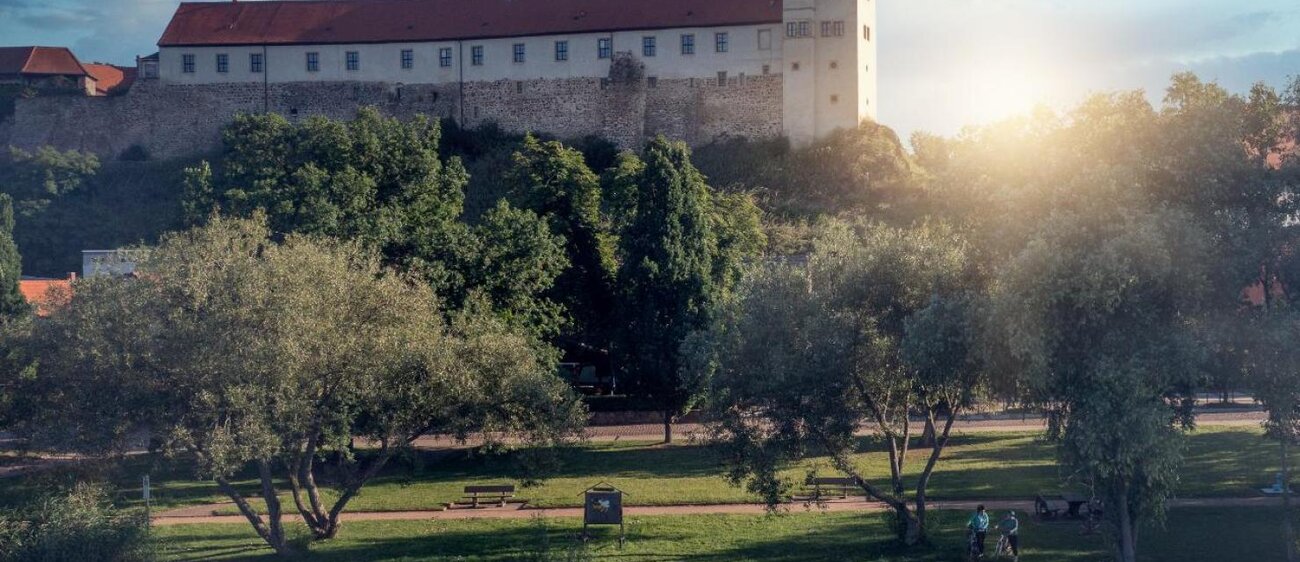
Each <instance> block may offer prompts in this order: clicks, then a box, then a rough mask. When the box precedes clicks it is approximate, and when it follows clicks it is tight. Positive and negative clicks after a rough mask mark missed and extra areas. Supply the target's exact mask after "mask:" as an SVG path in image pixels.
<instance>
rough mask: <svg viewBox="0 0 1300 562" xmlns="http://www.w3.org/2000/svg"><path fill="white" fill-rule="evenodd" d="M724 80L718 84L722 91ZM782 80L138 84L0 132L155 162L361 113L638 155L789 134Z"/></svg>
mask: <svg viewBox="0 0 1300 562" xmlns="http://www.w3.org/2000/svg"><path fill="white" fill-rule="evenodd" d="M720 80H721V81H722V82H721V83H720ZM781 96H782V82H781V75H779V74H772V75H763V76H744V75H740V76H732V77H726V78H723V77H719V78H707V79H704V78H694V79H674V80H660V79H655V78H654V77H647V76H646V75H645V71H644V69H643V68H642V67H641V65H640V63H638V62H636V61H635V60H633V59H632V58H631V57H630V56H629V55H627V54H620V56H619V57H618V58H617V59H616V60H615V61H614V64H613V65H612V66H611V70H610V75H609V77H607V78H568V79H541V80H500V81H495V82H467V83H463V84H459V83H458V84H442V85H427V84H410V85H401V84H392V83H368V82H366V83H363V82H331V83H307V82H301V83H291V84H270V85H262V84H213V85H200V86H194V85H186V86H164V85H162V84H160V83H159V82H158V81H156V80H141V81H138V82H136V83H135V85H134V86H133V87H132V89H131V90H130V91H129V92H128V93H126V94H125V95H121V96H115V97H45V98H42V97H37V98H32V99H24V100H19V101H18V104H17V107H16V111H15V114H14V117H13V119H12V120H11V121H10V122H6V123H0V145H3V144H5V143H8V144H12V145H15V146H18V147H23V148H34V147H37V146H42V145H52V146H55V147H57V148H59V149H63V150H68V149H77V150H83V151H87V152H91V153H94V154H98V155H100V156H101V157H105V158H114V157H116V156H117V155H119V154H121V153H122V152H123V151H125V150H127V149H128V148H130V147H132V146H134V145H140V146H142V147H144V148H145V149H146V150H148V151H149V154H151V155H152V156H153V157H155V158H174V157H184V156H189V155H194V154H202V153H205V152H210V151H213V150H216V149H218V148H219V146H220V132H221V128H222V127H223V126H224V125H226V124H227V123H229V122H230V121H231V119H232V118H233V117H234V116H235V115H237V114H239V113H259V112H264V111H269V112H274V113H279V114H281V115H284V116H286V117H289V118H290V119H293V120H297V119H303V118H306V117H308V116H312V115H324V116H328V117H332V118H338V119H347V118H350V117H352V116H353V115H355V113H356V110H357V109H358V108H359V107H362V106H375V107H377V108H379V109H380V111H382V112H384V113H385V114H388V115H393V116H396V117H400V118H410V117H413V116H415V115H419V114H424V115H428V116H430V117H445V118H451V119H455V120H456V121H458V122H460V123H464V124H465V125H467V126H471V127H473V126H477V125H481V124H486V123H490V122H494V123H496V124H498V125H499V126H501V127H502V128H503V129H506V130H510V131H515V132H537V133H545V134H549V135H553V136H556V137H560V138H577V137H582V136H585V135H600V136H603V137H605V138H608V139H610V140H612V141H614V142H616V143H618V144H619V145H620V146H623V147H626V148H636V147H638V146H639V145H641V144H642V143H644V142H645V141H646V140H647V138H648V137H650V136H653V135H659V134H662V135H665V136H668V137H670V138H673V139H679V140H684V141H686V142H687V143H689V144H691V145H694V146H698V145H702V144H707V143H709V142H711V141H713V140H716V139H719V138H725V137H735V136H743V137H751V138H770V137H775V136H779V135H781V131H782V123H781V119H782V102H781Z"/></svg>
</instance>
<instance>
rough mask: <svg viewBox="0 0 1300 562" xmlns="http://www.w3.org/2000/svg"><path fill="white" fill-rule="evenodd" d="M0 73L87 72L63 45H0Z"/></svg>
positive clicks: (58, 74)
mask: <svg viewBox="0 0 1300 562" xmlns="http://www.w3.org/2000/svg"><path fill="white" fill-rule="evenodd" d="M0 74H23V75H29V76H30V75H43V76H86V75H87V74H89V73H88V72H86V69H85V67H83V66H81V62H80V61H78V60H77V57H76V55H73V54H72V51H69V50H68V49H67V48H65V47H0Z"/></svg>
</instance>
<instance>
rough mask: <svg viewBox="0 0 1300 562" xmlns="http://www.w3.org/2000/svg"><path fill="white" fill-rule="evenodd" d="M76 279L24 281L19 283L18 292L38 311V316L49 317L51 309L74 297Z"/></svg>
mask: <svg viewBox="0 0 1300 562" xmlns="http://www.w3.org/2000/svg"><path fill="white" fill-rule="evenodd" d="M75 278H76V277H75V276H74V277H72V278H69V279H23V280H21V281H19V282H18V291H19V292H21V293H22V294H23V298H26V299H27V303H28V304H30V305H32V307H34V308H35V309H36V314H37V315H38V316H48V315H49V313H50V308H51V307H53V306H56V305H58V304H60V303H64V302H66V301H67V300H68V299H69V298H71V297H72V281H73V279H75Z"/></svg>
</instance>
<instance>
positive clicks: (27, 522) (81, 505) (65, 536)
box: [0, 484, 156, 562]
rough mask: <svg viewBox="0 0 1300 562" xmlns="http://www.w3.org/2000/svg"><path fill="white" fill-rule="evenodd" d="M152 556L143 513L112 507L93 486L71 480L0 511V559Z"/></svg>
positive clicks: (130, 559)
mask: <svg viewBox="0 0 1300 562" xmlns="http://www.w3.org/2000/svg"><path fill="white" fill-rule="evenodd" d="M155 559H156V556H155V553H154V550H153V547H152V544H151V541H150V539H149V534H148V527H147V522H146V520H145V517H144V514H143V513H142V512H138V511H133V512H124V511H119V510H116V509H114V508H113V506H112V504H111V503H110V502H109V501H108V495H107V493H106V492H105V491H104V489H103V488H101V487H98V486H94V485H89V484H77V485H76V486H75V487H73V489H72V490H70V491H68V492H66V493H63V494H56V495H51V496H49V497H47V498H45V499H44V500H41V501H38V502H36V503H35V504H33V505H31V506H29V507H27V508H24V509H17V510H12V511H10V512H8V513H5V514H3V515H0V562H55V561H65V560H76V561H77V562H99V561H104V562H110V561H111V562H144V561H151V560H155Z"/></svg>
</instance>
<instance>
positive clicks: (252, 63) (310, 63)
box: [181, 29, 772, 74]
mask: <svg viewBox="0 0 1300 562" xmlns="http://www.w3.org/2000/svg"><path fill="white" fill-rule="evenodd" d="M730 48H731V37H730V34H728V33H727V32H725V31H724V32H719V33H714V34H713V50H714V52H717V53H726V52H728V51H729V50H730ZM758 48H759V49H760V50H770V49H771V48H772V33H771V31H769V30H766V29H761V30H759V32H758ZM658 50H659V49H658V38H657V37H654V36H646V37H642V38H641V55H642V56H644V57H654V56H657V55H658V54H659V53H658ZM469 52H470V64H471V65H473V66H482V65H483V60H484V58H483V46H482V45H473V46H471V47H470V48H469ZM613 53H614V43H613V40H612V39H609V38H601V39H597V40H596V56H597V57H598V58H601V59H608V58H610V57H612V56H613ZM681 53H682V54H683V55H694V54H695V34H693V33H684V34H682V36H681ZM513 55H514V57H513V60H514V62H516V63H524V62H527V57H528V51H527V45H525V44H524V43H515V44H514V48H513ZM194 57H195V56H194V55H190V54H185V55H181V70H182V71H183V72H184V73H185V74H193V73H194V72H195V58H194ZM306 57H307V72H319V71H320V53H317V52H309V53H307V55H306ZM555 60H556V61H559V62H564V61H567V60H569V42H568V41H556V42H555ZM400 63H401V66H402V69H404V70H410V69H412V68H415V51H414V50H412V49H403V50H402V52H401V59H400ZM344 65H345V68H347V70H349V71H358V70H361V53H360V52H358V51H347V52H346V53H344ZM451 65H452V51H451V47H443V48H440V49H438V66H440V67H443V68H449V67H451ZM248 66H249V71H250V72H253V73H260V72H262V69H263V67H264V59H263V55H262V53H252V54H250V55H249V59H248ZM217 72H219V73H222V74H225V73H227V72H230V56H229V55H227V54H225V53H220V54H218V55H217Z"/></svg>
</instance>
